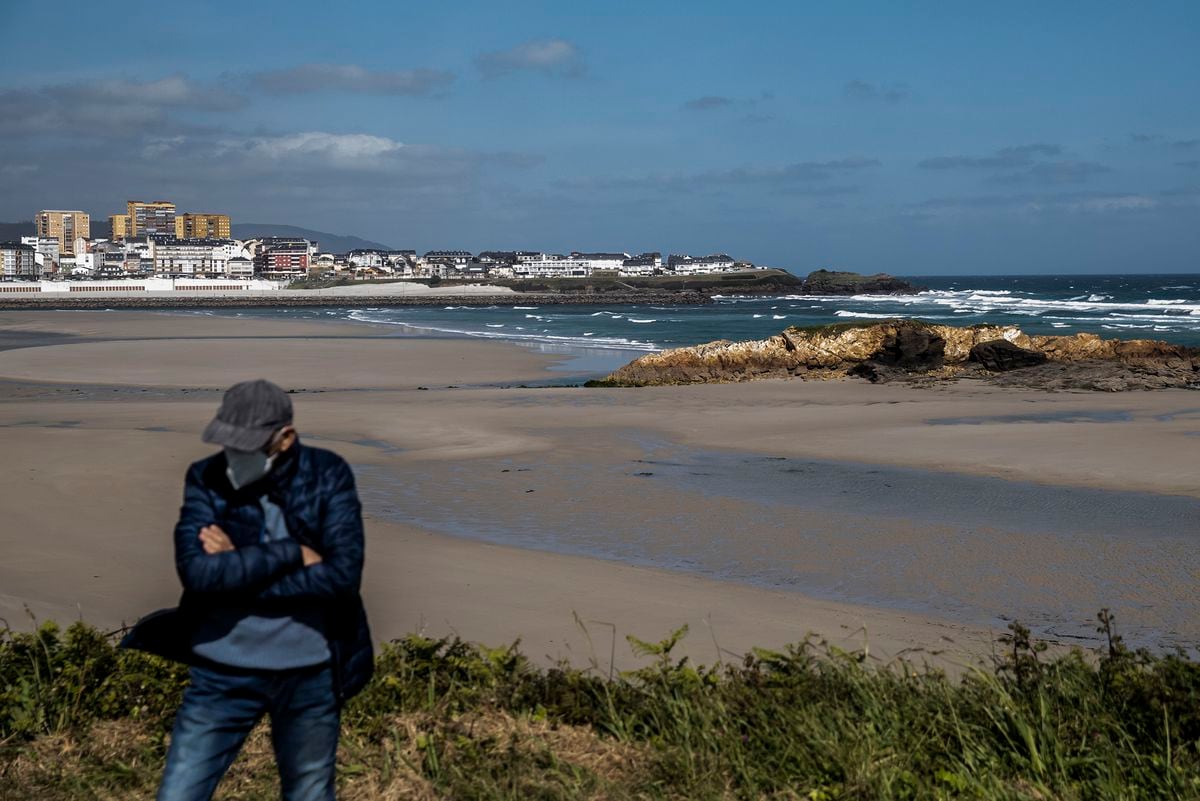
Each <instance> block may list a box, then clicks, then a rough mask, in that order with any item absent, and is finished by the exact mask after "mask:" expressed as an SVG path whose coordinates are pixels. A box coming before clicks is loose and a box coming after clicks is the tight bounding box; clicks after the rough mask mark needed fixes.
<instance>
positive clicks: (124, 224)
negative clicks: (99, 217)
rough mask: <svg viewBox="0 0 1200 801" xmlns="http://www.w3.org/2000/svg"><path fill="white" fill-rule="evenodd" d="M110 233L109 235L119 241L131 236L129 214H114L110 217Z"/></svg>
mask: <svg viewBox="0 0 1200 801" xmlns="http://www.w3.org/2000/svg"><path fill="white" fill-rule="evenodd" d="M108 233H109V237H110V238H111V239H112V240H113V241H114V242H119V241H121V240H122V239H124V238H125V237H127V236H129V235H130V234H129V215H128V214H114V215H112V216H111V217H109V218H108Z"/></svg>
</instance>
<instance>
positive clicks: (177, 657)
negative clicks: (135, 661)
mask: <svg viewBox="0 0 1200 801" xmlns="http://www.w3.org/2000/svg"><path fill="white" fill-rule="evenodd" d="M191 640H192V626H191V621H190V620H189V616H188V615H186V614H185V613H184V612H183V611H182V610H181V609H180V608H179V607H171V608H170V609H159V610H158V611H156V612H151V613H150V614H148V615H146V616H145V617H143V618H142V619H141V620H139V621H138V622H137V623H135V624H133V627H132V628H131V629H130V630H129V631H128V632H127V633H126V634H125V636H124V637H122V638H121V643H120V646H119V647H121V648H132V649H133V650H135V651H145V652H146V653H150V654H155V655H157V656H161V657H163V658H164V659H170V660H172V661H174V662H184V663H186V664H194V663H195V662H196V657H195V655H194V654H192V642H191Z"/></svg>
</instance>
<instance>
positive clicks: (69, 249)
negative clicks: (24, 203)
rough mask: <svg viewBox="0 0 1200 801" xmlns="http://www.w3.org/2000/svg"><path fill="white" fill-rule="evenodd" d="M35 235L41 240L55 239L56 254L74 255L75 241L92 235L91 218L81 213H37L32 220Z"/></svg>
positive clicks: (47, 211) (50, 211) (49, 211)
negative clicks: (35, 227) (35, 231)
mask: <svg viewBox="0 0 1200 801" xmlns="http://www.w3.org/2000/svg"><path fill="white" fill-rule="evenodd" d="M34 222H35V224H36V225H37V235H38V236H40V237H42V238H43V239H57V240H58V252H59V253H61V254H63V255H65V256H74V255H75V240H76V239H77V238H79V237H81V236H82V237H84V238H85V239H86V238H87V237H90V236H91V235H92V218H91V217H90V216H88V214H87V213H86V212H82V211H54V210H46V211H39V212H38V213H37V217H36V218H35V219H34Z"/></svg>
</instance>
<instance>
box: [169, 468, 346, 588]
mask: <svg viewBox="0 0 1200 801" xmlns="http://www.w3.org/2000/svg"><path fill="white" fill-rule="evenodd" d="M336 469H337V471H338V472H337V475H336V476H335V478H334V481H333V489H332V491H331V493H330V496H329V498H328V499H327V502H326V504H325V506H324V513H323V515H322V519H321V521H320V525H321V527H322V534H323V536H322V542H323V543H324V546H323V549H324V550H325V551H326V553H323V554H318V553H317V552H316V551H315V550H313V549H312V548H309V547H308V546H306V545H301V544H300V543H298V542H296V541H295V540H292V539H285V540H276V541H272V542H266V543H258V544H254V545H245V546H242V547H240V548H237V547H234V544H233V542H232V540H230V539H229V537H228V535H227V534H226V533H225V532H224V531H223V530H221V528H220V526H218V525H216V524H215V523H214V522H213V520H214V518H215V516H216V515H215V511H214V510H213V507H212V502H211V500H210V498H209V493H208V490H206V489H205V488H204V486H203V484H202V482H201V479H200V474H199V471H198V470H197V469H196V468H194V467H193V469H192V470H189V471H188V476H187V481H186V484H185V487H184V500H183V507H182V509H181V510H180V515H179V523H178V524H177V525H176V526H175V563H176V569H177V570H178V572H179V578H180V581H182V583H183V586H184V589H186V590H191V591H193V592H197V593H204V594H213V593H238V594H242V595H250V596H252V597H257V598H260V599H264V600H266V599H283V598H303V597H309V598H327V599H334V598H341V597H346V596H349V595H353V594H357V592H358V589H359V585H360V583H361V580H362V562H363V531H362V507H361V505H360V503H359V501H358V493H357V492H356V491H355V487H354V475H353V473H351V471H350V468H349V466H348V465H346V464H345V463H342V464H340V465H338V467H337V468H336Z"/></svg>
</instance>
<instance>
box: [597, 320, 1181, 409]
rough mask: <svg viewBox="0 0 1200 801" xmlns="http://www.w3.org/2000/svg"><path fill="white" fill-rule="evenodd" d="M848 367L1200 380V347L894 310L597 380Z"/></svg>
mask: <svg viewBox="0 0 1200 801" xmlns="http://www.w3.org/2000/svg"><path fill="white" fill-rule="evenodd" d="M846 376H858V377H862V378H866V379H868V380H870V381H873V382H885V381H893V380H907V381H915V382H917V383H924V382H930V381H938V380H948V379H955V378H970V377H974V378H981V379H985V380H988V381H991V382H992V383H996V384H1001V385H1008V386H1028V387H1039V388H1044V389H1091V390H1101V391H1112V392H1115V391H1121V390H1129V389H1164V388H1168V387H1200V349H1197V348H1189V347H1185V346H1183V345H1173V344H1171V343H1168V342H1159V341H1155V340H1146V339H1137V340H1120V339H1102V338H1100V337H1098V336H1096V335H1095V334H1087V333H1080V334H1074V335H1071V336H1033V335H1030V334H1026V333H1025V332H1024V331H1022V330H1021V329H1019V328H1016V327H1014V326H987V325H983V326H971V327H956V326H948V325H930V324H927V323H922V322H919V321H915V320H889V321H886V322H882V323H877V324H874V325H855V324H843V325H831V326H823V327H818V328H788V329H786V330H784V331H782V332H780V333H779V334H776V335H774V336H772V337H768V338H767V339H762V340H749V341H744V342H730V341H728V340H719V341H717V342H709V343H706V344H703V345H696V346H693V347H687V348H676V349H673V350H666V351H662V352H659V353H650V354H647V355H645V356H642V357H640V358H638V359H635V360H634V361H632V362H630V363H629V364H627V365H625V366H624V367H622V368H621V369H619V370H617V371H616V372H614V373H612V374H611V375H609V376H608V377H607V378H605V379H603V380H601V381H596V382H592V383H593V385H598V386H652V385H661V384H693V383H730V382H738V381H752V380H756V379H763V378H812V379H830V378H841V377H846Z"/></svg>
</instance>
